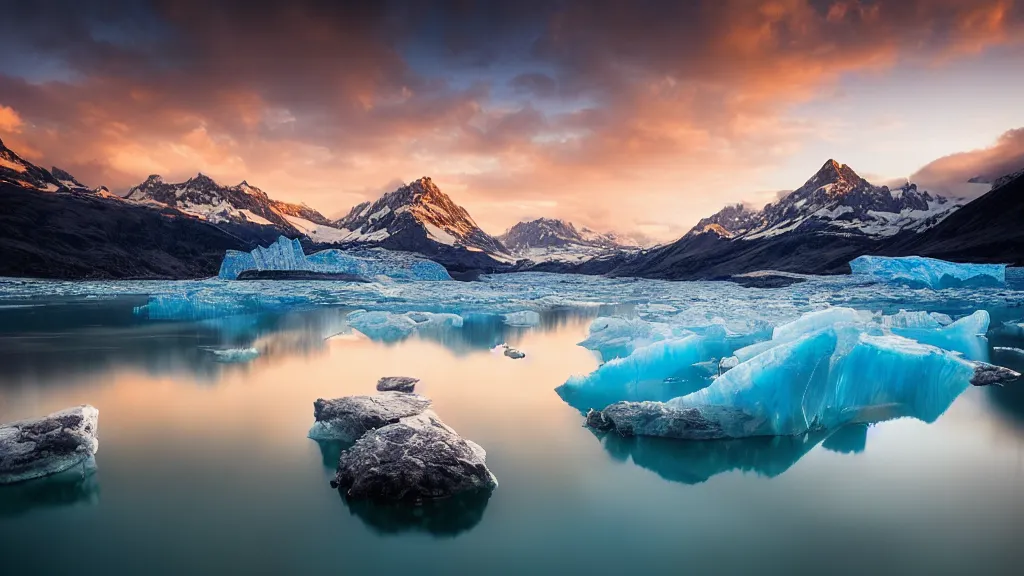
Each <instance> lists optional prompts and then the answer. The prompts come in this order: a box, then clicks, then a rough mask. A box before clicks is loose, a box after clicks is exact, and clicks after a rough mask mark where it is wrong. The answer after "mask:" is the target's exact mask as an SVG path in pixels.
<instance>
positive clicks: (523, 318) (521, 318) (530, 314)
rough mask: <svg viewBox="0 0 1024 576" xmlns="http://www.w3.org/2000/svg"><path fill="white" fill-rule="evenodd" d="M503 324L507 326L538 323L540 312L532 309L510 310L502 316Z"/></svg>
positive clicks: (527, 325) (526, 325)
mask: <svg viewBox="0 0 1024 576" xmlns="http://www.w3.org/2000/svg"><path fill="white" fill-rule="evenodd" d="M502 319H503V320H504V322H505V324H507V325H509V326H520V327H530V326H537V325H539V324H540V314H539V313H537V312H534V311H533V310H521V311H519V312H510V313H508V314H505V315H503V316H502Z"/></svg>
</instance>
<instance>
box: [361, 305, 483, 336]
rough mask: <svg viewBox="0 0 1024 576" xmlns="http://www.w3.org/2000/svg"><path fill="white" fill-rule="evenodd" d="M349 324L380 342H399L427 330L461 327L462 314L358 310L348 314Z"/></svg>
mask: <svg viewBox="0 0 1024 576" xmlns="http://www.w3.org/2000/svg"><path fill="white" fill-rule="evenodd" d="M348 323H349V325H350V326H351V327H352V328H354V329H356V330H358V331H359V332H361V333H363V334H364V335H366V336H367V337H368V338H370V339H371V340H376V341H378V342H389V343H390V342H398V341H400V340H404V339H406V338H408V337H409V336H412V335H413V334H415V333H417V332H419V331H425V330H444V329H449V328H461V327H462V323H463V320H462V316H459V315H458V314H442V313H434V312H406V313H404V314H399V313H395V312H385V311H379V310H378V311H371V312H367V311H365V310H356V311H354V312H351V313H350V314H349V315H348Z"/></svg>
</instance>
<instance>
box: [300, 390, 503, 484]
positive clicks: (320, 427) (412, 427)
mask: <svg viewBox="0 0 1024 576" xmlns="http://www.w3.org/2000/svg"><path fill="white" fill-rule="evenodd" d="M416 382H418V380H416V379H414V378H408V377H402V376H393V377H385V378H381V382H380V384H379V385H384V386H400V387H401V386H407V387H409V389H410V390H411V387H412V386H414V385H415V383H416ZM429 407H430V400H428V399H427V398H424V397H422V396H419V395H416V394H412V393H408V392H398V391H395V390H389V391H386V392H382V393H380V394H377V395H374V396H348V397H345V398H338V399H335V400H324V399H323V398H320V399H317V401H316V402H315V403H314V404H313V416H314V418H316V423H315V424H314V425H313V428H312V429H310V431H309V437H310V438H313V439H315V440H342V441H348V442H353V441H354V442H355V444H353V445H352V446H351V447H349V448H348V449H346V450H343V451H342V452H341V455H340V458H339V460H338V468H337V473H336V476H335V478H334V480H332V481H331V486H332V487H335V488H338V489H339V490H340V491H341V492H342V494H343V495H344V496H345V497H346V499H369V500H381V501H392V502H406V501H409V502H422V501H426V500H433V499H437V498H444V497H448V496H454V495H456V494H465V493H470V492H476V491H489V490H490V489H492V488H494V487H495V486H497V485H498V482H497V480H496V479H495V477H494V475H493V474H491V471H490V470H489V469H488V468H487V465H486V463H485V460H486V458H487V453H486V452H484V449H483V448H481V447H480V446H479V445H477V444H476V443H474V442H471V441H469V440H466V439H465V438H463V437H461V436H459V434H458V433H457V432H455V430H452V429H451V428H450V427H448V426H447V425H445V423H444V422H442V421H441V419H440V418H438V416H437V414H434V413H433V412H432V411H430V410H428V408H429Z"/></svg>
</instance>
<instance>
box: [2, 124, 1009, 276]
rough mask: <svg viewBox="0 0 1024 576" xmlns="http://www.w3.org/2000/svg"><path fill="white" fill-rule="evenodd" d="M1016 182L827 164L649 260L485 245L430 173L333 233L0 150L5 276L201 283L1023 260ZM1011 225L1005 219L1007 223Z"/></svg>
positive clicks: (221, 196)
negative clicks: (405, 268)
mask: <svg viewBox="0 0 1024 576" xmlns="http://www.w3.org/2000/svg"><path fill="white" fill-rule="evenodd" d="M1021 179H1022V177H1021V174H1020V173H1018V174H1015V175H1010V176H1007V177H1005V178H1002V179H1000V180H998V181H996V182H995V183H994V184H993V188H992V191H991V192H990V193H989V194H987V195H985V196H983V197H982V198H979V199H978V200H975V201H973V202H970V203H966V204H965V203H964V202H962V201H959V200H955V199H947V198H944V197H942V196H937V195H932V194H930V193H928V192H926V191H920V190H918V188H917V186H916V185H914V184H912V183H909V182H908V183H906V184H905V185H903V186H900V187H897V188H892V189H890V188H889V187H886V186H875V185H872V184H871V183H869V182H868V181H867V180H865V179H863V178H861V177H860V176H859V175H858V174H857V173H856V172H855V171H854V170H853V169H852V168H850V167H849V166H846V165H844V164H840V163H839V162H836V161H835V160H829V161H827V162H825V164H824V165H822V167H821V169H819V170H818V171H817V172H816V173H815V174H814V175H813V176H812V177H811V178H810V179H808V180H807V181H806V182H805V183H804V184H803V185H802V186H801V187H800V188H798V189H796V190H794V191H792V192H790V193H788V194H786V195H784V196H782V197H781V198H780V199H779V200H777V201H775V202H772V203H769V204H767V205H766V206H764V207H763V208H762V209H760V210H757V209H753V208H750V207H748V206H745V205H742V204H738V205H731V206H726V207H725V208H723V209H722V210H721V211H719V212H718V213H716V214H714V215H712V216H709V217H707V218H704V219H702V220H701V221H700V222H699V223H698V224H697V225H696V226H694V227H693V229H691V230H690V231H689V232H688V233H687V234H686V235H684V236H683V237H682V238H680V239H679V240H677V241H675V242H673V243H671V244H667V245H663V246H658V247H654V248H649V249H648V248H643V247H642V246H641V242H640V241H637V240H633V239H630V238H628V237H624V236H618V235H616V234H613V233H598V232H594V231H592V230H589V229H587V228H577V227H576V226H574V225H573V224H572V223H570V222H567V221H564V220H556V219H551V218H538V219H535V220H530V221H524V222H520V223H518V224H516V225H514V226H512V227H511V228H509V229H508V230H507V231H506V232H505V233H504V234H502V235H501V236H498V237H494V236H491V235H489V234H488V233H486V232H485V231H484V230H482V229H481V228H480V227H479V226H478V225H477V224H476V222H475V221H474V220H473V218H472V217H471V216H470V215H469V213H468V212H467V211H466V210H465V209H464V208H463V207H461V206H459V205H458V204H456V203H455V202H454V201H453V200H452V199H451V198H450V197H449V196H447V195H446V194H444V193H443V192H442V191H441V190H440V189H439V188H438V187H437V185H436V184H435V183H434V182H433V181H432V180H431V179H430V178H428V177H423V178H420V179H418V180H415V181H413V182H411V183H409V184H406V185H403V186H401V187H399V188H398V189H396V190H394V191H392V192H388V193H386V194H384V195H382V196H381V197H380V198H378V199H377V200H375V201H373V202H363V203H361V204H359V205H357V206H355V207H353V208H352V209H351V211H350V212H349V213H348V214H347V215H345V216H344V217H342V218H340V219H338V220H334V221H332V220H331V219H329V218H327V217H325V216H324V215H323V214H321V213H320V212H318V211H316V210H314V209H313V208H310V207H309V206H306V205H304V204H290V203H287V202H281V201H278V200H274V199H272V198H271V197H270V196H269V195H268V194H267V193H266V192H264V191H263V190H261V189H259V188H257V187H255V186H252V185H250V184H248V183H247V182H245V181H243V182H241V183H239V184H237V185H233V186H225V185H221V184H219V183H217V182H215V181H214V180H213V179H211V178H210V177H208V176H206V175H203V174H198V175H196V176H195V177H193V178H190V179H188V180H186V181H184V182H178V183H168V182H165V181H164V180H163V178H161V177H160V176H158V175H153V176H150V177H149V178H147V179H146V180H145V181H143V182H142V183H140V184H139V185H137V186H134V187H133V188H131V190H129V192H128V194H127V196H126V197H124V198H121V197H119V196H116V195H114V194H111V193H110V192H109V190H107V189H106V188H104V187H99V188H89V187H87V186H85V185H84V184H82V183H81V182H79V181H78V180H77V179H75V177H74V176H73V175H71V174H70V173H68V172H67V171H64V170H61V169H59V168H57V167H53V168H52V169H51V170H46V169H44V168H41V167H39V166H36V165H34V164H32V163H30V162H28V161H26V160H24V159H23V158H21V157H20V156H18V155H17V154H16V153H15V152H14V151H12V150H10V149H8V148H6V147H5V146H4V145H3V143H2V142H0V189H2V190H0V210H2V213H0V223H3V224H4V226H3V233H2V234H0V246H2V247H4V248H5V249H6V251H5V255H7V256H8V257H6V258H5V259H4V261H3V262H2V263H0V275H8V276H43V277H68V278H75V277H114V278H120V277H168V278H184V277H204V276H212V275H214V274H215V273H216V269H217V265H218V264H219V260H220V258H221V257H222V255H223V251H224V250H226V249H236V250H251V249H252V248H254V247H255V246H256V245H259V244H266V243H268V242H269V241H270V240H272V239H274V238H276V237H277V236H278V235H285V236H288V237H291V238H302V239H303V243H304V244H306V245H307V246H308V247H309V249H316V247H317V246H327V245H330V246H336V247H341V248H348V247H362V246H368V245H369V246H379V247H382V248H386V249H391V250H402V251H408V252H415V253H419V254H422V255H424V256H427V257H429V258H432V259H434V260H436V261H438V262H440V263H441V264H443V265H444V266H446V267H447V268H449V270H450V271H452V272H453V273H455V274H456V275H458V274H463V273H465V274H468V275H469V276H473V275H475V273H478V272H505V271H514V270H538V271H553V272H578V273H589V274H611V275H619V276H622V275H632V276H644V277H653V278H667V279H698V278H699V279H718V278H728V277H730V276H732V275H736V274H740V273H743V272H750V271H754V270H764V269H775V270H783V271H792V272H803V273H838V272H843V271H847V270H848V268H847V262H848V261H849V260H851V259H852V258H853V257H856V256H859V255H861V254H868V253H884V254H894V255H895V254H902V253H907V254H909V253H914V254H922V255H939V256H940V257H941V255H946V256H948V257H951V258H955V259H961V260H963V259H967V260H978V261H1007V262H1010V263H1015V264H1018V265H1019V264H1024V262H1022V259H1024V250H1021V247H1022V240H1021V238H1020V234H1019V232H1018V229H1019V228H1020V226H1019V222H1020V221H1022V220H1019V219H1018V220H1013V217H1016V216H1019V215H1020V213H1019V211H1020V208H1019V205H1020V204H1021V202H1019V201H1018V198H1019V197H1020V196H1019V194H1016V193H1015V192H1013V191H1014V190H1017V189H1019V187H1020V182H1021ZM1008 218H1009V219H1010V220H1007V219H1008Z"/></svg>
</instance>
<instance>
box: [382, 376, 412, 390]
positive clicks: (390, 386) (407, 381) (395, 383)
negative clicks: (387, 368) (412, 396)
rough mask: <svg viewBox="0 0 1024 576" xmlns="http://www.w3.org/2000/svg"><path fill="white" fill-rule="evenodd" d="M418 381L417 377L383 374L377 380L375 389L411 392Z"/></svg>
mask: <svg viewBox="0 0 1024 576" xmlns="http://www.w3.org/2000/svg"><path fill="white" fill-rule="evenodd" d="M419 381H420V379H419V378H410V377H409V376H385V377H383V378H381V379H380V380H378V381H377V390H379V391H380V392H406V393H411V392H412V391H413V390H415V389H416V383H417V382H419Z"/></svg>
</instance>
